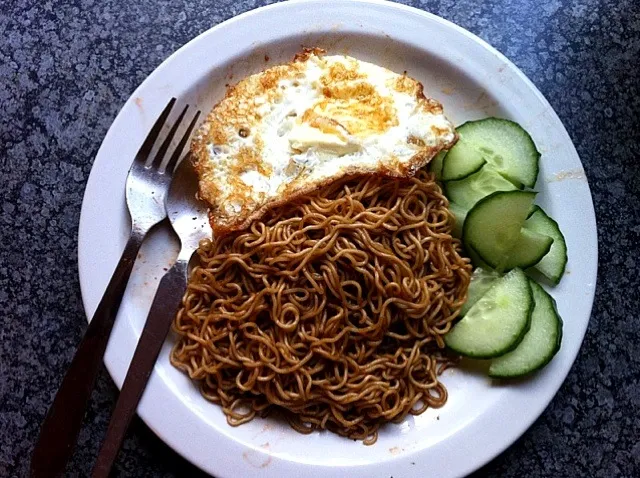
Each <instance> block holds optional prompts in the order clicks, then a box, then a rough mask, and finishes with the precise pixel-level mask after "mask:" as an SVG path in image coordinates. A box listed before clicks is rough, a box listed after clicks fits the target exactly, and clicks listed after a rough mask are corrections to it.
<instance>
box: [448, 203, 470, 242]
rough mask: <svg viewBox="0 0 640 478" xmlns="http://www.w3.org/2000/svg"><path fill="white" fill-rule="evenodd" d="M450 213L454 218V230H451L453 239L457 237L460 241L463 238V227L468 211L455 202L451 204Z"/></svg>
mask: <svg viewBox="0 0 640 478" xmlns="http://www.w3.org/2000/svg"><path fill="white" fill-rule="evenodd" d="M449 211H451V213H452V214H453V216H454V223H453V229H452V230H451V235H452V236H453V237H457V238H458V239H459V238H461V237H462V226H463V225H464V220H465V218H466V217H467V212H468V209H466V208H463V207H462V206H459V205H458V204H456V203H454V202H450V203H449Z"/></svg>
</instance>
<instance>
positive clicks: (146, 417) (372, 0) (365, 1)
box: [78, 0, 598, 476]
mask: <svg viewBox="0 0 640 478" xmlns="http://www.w3.org/2000/svg"><path fill="white" fill-rule="evenodd" d="M327 3H335V4H347V3H350V4H361V6H362V7H363V8H366V7H367V6H368V5H376V6H384V7H386V8H390V9H392V10H397V11H398V12H400V13H404V14H409V13H410V14H412V15H418V16H421V17H423V18H426V19H427V20H429V21H435V22H438V23H440V24H442V25H444V26H445V27H447V28H450V29H453V30H454V31H455V32H457V33H458V34H462V35H464V36H465V37H466V38H468V39H470V40H471V41H473V42H475V43H477V44H479V45H481V46H482V47H483V48H484V49H486V50H488V51H489V52H490V53H491V54H493V55H494V56H496V58H498V59H499V60H500V61H502V62H504V63H505V65H506V66H507V68H509V69H511V70H512V71H513V72H514V73H515V74H516V76H517V77H518V79H519V80H520V81H522V82H523V83H524V85H525V86H526V89H527V90H528V91H529V92H531V93H533V94H534V95H535V96H536V97H537V100H538V101H540V102H541V104H542V105H544V106H545V107H546V109H547V110H548V111H549V112H550V114H551V115H552V117H553V119H554V120H555V121H557V123H558V124H559V125H560V126H561V128H562V131H561V133H564V135H565V136H566V138H567V140H568V143H567V145H568V146H569V154H573V155H575V157H576V158H578V161H579V162H580V164H582V162H581V161H580V158H579V155H578V153H577V151H576V149H575V146H574V144H573V141H572V140H571V138H570V136H569V134H568V132H567V131H566V129H565V128H564V125H563V124H562V121H561V120H560V118H559V117H558V116H557V114H556V112H555V110H554V109H553V108H552V107H551V105H550V104H549V102H548V101H547V99H546V98H545V97H544V96H543V95H542V93H541V92H540V91H539V90H538V89H537V87H536V86H535V85H534V84H533V83H532V82H531V80H529V78H527V76H526V75H525V74H524V73H523V72H522V71H521V70H520V69H519V68H517V67H516V66H515V65H514V64H513V63H512V62H511V61H510V60H509V59H508V58H506V57H505V56H504V55H503V54H502V53H500V52H499V51H498V50H496V49H495V48H494V47H493V46H491V45H489V44H488V43H487V42H485V41H484V40H482V39H481V38H479V37H478V36H476V35H475V34H473V33H471V32H469V31H468V30H466V29H464V28H462V27H460V26H458V25H456V24H454V23H452V22H450V21H448V20H445V19H443V18H441V17H439V16H437V15H434V14H432V13H430V12H427V11H424V10H420V9H417V8H414V7H411V6H407V5H403V4H398V3H393V2H388V1H385V0H330V1H326V0H290V1H286V2H281V3H274V4H270V5H267V6H262V7H259V8H256V9H253V10H249V11H246V12H243V13H242V14H240V15H237V16H235V17H232V18H230V19H227V20H225V21H223V22H221V23H219V24H217V25H214V26H213V27H211V28H209V29H207V30H205V31H204V32H202V33H200V34H199V35H198V36H196V37H194V38H193V39H191V40H190V41H189V42H187V43H186V44H185V45H183V46H182V47H180V48H179V49H178V50H176V51H175V52H174V53H172V54H171V55H170V56H169V57H167V58H166V59H165V60H164V61H163V62H162V63H161V64H160V65H158V66H157V67H156V68H155V69H154V70H153V72H151V73H150V74H149V75H148V76H147V77H146V78H145V80H143V82H142V83H141V84H140V85H139V86H138V87H137V88H136V89H135V90H134V91H133V93H132V94H131V95H130V97H129V99H128V100H127V102H125V103H124V105H123V107H122V108H121V110H120V111H119V112H118V114H117V116H116V118H115V119H114V121H113V123H112V125H111V126H110V128H109V130H108V132H107V134H106V135H105V138H104V140H103V142H102V144H101V146H100V148H99V150H98V152H97V154H96V157H95V160H98V158H100V157H101V152H103V149H104V148H105V145H106V144H108V142H109V141H112V137H111V136H112V135H113V134H114V133H113V131H114V129H115V128H114V125H115V124H116V123H117V122H118V120H119V119H121V116H122V115H123V112H125V106H126V105H127V104H128V103H130V102H131V101H132V100H133V98H136V97H137V96H138V93H139V92H140V91H141V90H143V89H144V86H145V83H146V82H147V81H148V80H149V79H150V78H152V77H153V76H154V75H158V74H161V73H162V69H163V68H165V67H166V65H167V64H169V63H171V62H172V61H173V60H174V58H176V57H178V56H180V55H182V54H183V53H184V52H185V51H186V50H187V49H188V48H189V47H191V46H192V45H193V44H194V43H197V42H199V41H201V39H202V38H203V37H205V36H207V35H212V34H214V33H215V32H216V31H218V30H221V29H223V28H230V27H232V26H233V25H234V24H236V23H239V22H244V21H246V20H247V19H251V17H253V16H258V15H261V14H265V12H269V11H271V10H286V9H290V8H295V7H296V5H299V4H307V5H326V4H327ZM328 28H329V27H327V29H328ZM94 171H95V168H94V167H93V166H92V169H91V173H90V175H89V178H88V180H87V185H86V188H85V192H84V195H83V200H82V208H81V213H80V221H79V230H78V273H79V279H80V288H81V294H82V300H83V306H84V309H85V313H86V314H87V319H88V320H91V317H90V316H89V313H88V310H90V308H91V307H90V306H89V304H88V303H87V293H86V291H85V289H86V288H87V287H88V286H87V283H86V282H87V281H86V278H85V279H84V280H83V276H84V274H85V271H84V268H83V267H82V264H81V262H82V261H81V260H80V256H81V254H82V253H81V249H82V247H83V246H82V241H81V237H83V236H84V235H85V234H86V233H85V232H84V231H85V230H86V227H87V221H88V219H87V212H86V208H87V206H86V204H87V201H88V200H90V194H91V189H92V188H93V187H94V184H93V183H95V177H94V178H93V181H92V176H95V174H94ZM587 190H588V192H589V194H588V195H589V201H588V204H587V205H586V209H587V213H588V215H589V218H590V219H591V218H592V219H593V230H592V231H591V233H592V235H593V236H595V250H594V256H593V261H594V263H595V267H594V269H593V271H592V274H593V277H591V278H590V279H591V280H592V282H593V287H592V288H591V289H590V291H589V292H590V293H589V294H588V296H587V297H586V298H587V300H588V303H589V307H588V309H589V310H588V311H589V316H588V319H587V321H586V322H585V324H584V327H583V329H582V334H581V336H580V337H579V346H578V347H577V349H576V352H575V353H574V354H573V356H570V357H567V362H569V365H568V366H567V367H566V370H563V371H562V379H561V380H560V381H559V382H558V385H557V387H554V389H555V390H554V391H553V393H550V394H549V396H548V397H545V399H544V400H542V401H541V402H539V403H538V406H537V407H535V408H536V410H535V411H534V413H532V414H530V415H529V416H528V417H526V419H525V420H523V421H522V422H521V423H520V424H519V426H517V427H516V428H517V429H518V430H517V431H516V432H515V433H511V436H510V437H509V438H508V439H506V440H502V441H501V444H500V445H498V446H493V448H492V449H491V451H490V452H488V453H484V454H483V457H482V458H481V459H476V461H474V462H472V463H469V464H468V465H467V466H466V471H464V473H465V474H466V473H470V472H473V471H474V470H477V469H478V468H480V467H482V466H483V465H485V464H486V463H488V462H489V461H491V460H492V459H494V458H495V457H496V456H498V455H499V454H501V453H502V452H504V450H506V449H507V448H508V447H509V446H511V445H512V444H513V443H514V442H515V441H516V440H518V439H519V438H520V437H521V436H522V434H524V433H525V432H526V431H527V430H528V429H529V428H530V427H531V425H532V424H533V422H534V421H535V420H537V419H538V418H539V417H540V415H541V414H542V412H543V411H544V409H545V408H546V407H547V406H548V405H549V404H550V403H551V401H552V400H553V398H554V397H555V396H556V394H557V392H558V391H559V389H560V387H561V386H562V384H563V383H564V382H565V380H566V377H567V376H568V374H569V372H570V370H571V368H572V367H573V365H574V363H575V360H576V358H577V354H578V352H579V350H580V348H581V346H582V343H583V341H584V335H585V333H586V330H587V326H588V323H589V320H590V317H591V313H592V309H593V303H594V299H595V288H596V280H597V268H598V243H597V224H596V218H595V210H594V207H593V199H592V194H591V190H590V188H589V186H588V183H587ZM592 239H593V238H592ZM105 364H106V366H107V369H108V371H109V373H110V375H111V377H112V378H113V379H114V381H115V382H116V384H117V385H118V386H119V381H118V380H116V370H115V366H114V365H113V364H112V363H109V362H108V361H107V360H105ZM543 402H544V403H543ZM139 416H140V417H141V418H142V419H143V421H145V423H146V424H147V426H149V428H151V429H152V430H153V431H154V433H156V435H157V436H158V437H159V438H160V439H161V440H163V441H164V442H165V443H166V444H167V445H169V446H171V448H173V449H174V450H175V451H176V452H177V453H179V454H180V455H181V456H182V457H184V458H185V459H187V460H188V461H190V462H191V463H193V464H194V465H196V466H198V467H199V468H201V469H202V470H203V471H205V472H207V473H214V472H215V473H216V474H218V473H225V470H223V469H219V470H215V471H214V470H212V469H211V468H210V467H209V466H208V465H207V464H206V463H205V462H204V461H203V460H202V459H201V457H198V456H194V455H193V453H190V451H189V450H185V448H184V447H183V446H181V444H180V443H176V440H175V439H174V438H175V437H171V436H165V435H163V434H162V431H161V430H160V429H159V428H158V427H157V426H156V422H155V419H154V418H153V413H150V412H149V411H148V410H145V408H144V407H143V406H142V404H141V407H140V409H139ZM227 441H228V442H229V443H228V444H227V445H230V443H231V442H232V440H227ZM230 446H231V445H230ZM233 446H234V447H235V448H237V451H239V452H241V451H242V450H244V447H242V446H240V444H239V443H237V442H233ZM420 453H424V450H418V451H414V452H411V453H407V454H403V455H401V456H399V457H397V458H393V459H390V460H387V461H386V462H385V463H397V462H398V461H407V460H409V458H410V457H411V458H412V459H415V457H416V455H418V454H420ZM283 461H284V460H283ZM289 463H290V464H291V466H292V467H293V468H290V469H292V470H293V469H296V468H297V469H298V471H300V470H301V469H303V468H304V469H306V467H308V466H311V467H313V471H314V472H315V471H316V466H317V467H318V468H319V469H320V470H321V472H322V473H321V474H323V475H326V476H329V475H331V471H328V470H330V468H329V467H320V466H319V465H305V464H302V463H298V462H295V461H290V462H289ZM379 465H380V464H379V463H378V464H374V465H373V466H379ZM370 466H371V465H366V466H362V468H363V469H367V468H370ZM344 468H349V467H347V466H345V467H340V468H339V469H342V470H343V471H344ZM232 470H233V468H229V469H227V470H226V472H227V473H228V472H230V471H232ZM264 471H265V470H262V472H263V473H264ZM307 471H308V470H307ZM333 471H334V472H335V471H339V470H338V469H334V470H333ZM415 471H416V472H422V471H421V470H420V469H418V470H415ZM225 476H226V475H225ZM262 476H264V475H262Z"/></svg>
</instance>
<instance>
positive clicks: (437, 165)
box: [429, 151, 447, 181]
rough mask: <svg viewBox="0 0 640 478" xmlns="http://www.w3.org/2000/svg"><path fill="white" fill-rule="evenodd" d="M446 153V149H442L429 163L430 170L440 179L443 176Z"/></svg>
mask: <svg viewBox="0 0 640 478" xmlns="http://www.w3.org/2000/svg"><path fill="white" fill-rule="evenodd" d="M446 155H447V152H446V151H440V152H439V153H438V154H436V155H435V156H434V158H433V159H432V160H431V162H430V163H429V171H430V172H432V173H433V174H435V176H436V179H437V180H438V181H440V179H441V178H442V164H443V160H444V157H445V156H446Z"/></svg>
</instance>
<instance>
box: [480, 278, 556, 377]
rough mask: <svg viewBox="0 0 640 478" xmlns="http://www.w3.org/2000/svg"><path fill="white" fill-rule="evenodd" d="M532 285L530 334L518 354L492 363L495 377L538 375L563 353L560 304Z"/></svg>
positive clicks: (490, 372)
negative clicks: (559, 313) (561, 346)
mask: <svg viewBox="0 0 640 478" xmlns="http://www.w3.org/2000/svg"><path fill="white" fill-rule="evenodd" d="M529 285H530V287H531V292H532V293H533V300H534V302H535V306H534V308H533V313H532V314H531V327H530V329H529V332H527V334H526V335H525V336H524V339H522V342H520V345H518V347H517V348H516V349H515V350H513V351H512V352H509V353H507V354H505V355H503V356H501V357H498V358H496V359H494V360H492V361H491V365H490V366H489V376H491V377H496V378H509V377H522V376H523V375H527V374H529V373H532V372H535V371H536V370H539V369H541V368H542V367H544V366H545V365H547V364H548V363H549V362H550V361H551V359H552V358H553V356H554V355H555V354H556V353H557V352H558V350H560V343H561V341H562V319H561V318H560V316H559V315H558V311H557V309H556V303H555V301H554V300H553V298H552V297H551V296H550V295H549V294H547V292H546V291H545V290H544V289H543V288H542V287H540V286H539V285H538V284H537V283H536V282H535V281H534V280H531V279H529Z"/></svg>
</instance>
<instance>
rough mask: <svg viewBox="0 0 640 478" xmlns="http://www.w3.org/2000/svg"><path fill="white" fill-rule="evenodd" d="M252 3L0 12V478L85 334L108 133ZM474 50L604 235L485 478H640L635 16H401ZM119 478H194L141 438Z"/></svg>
mask: <svg viewBox="0 0 640 478" xmlns="http://www.w3.org/2000/svg"><path fill="white" fill-rule="evenodd" d="M264 3H269V2H263V1H260V0H241V1H228V0H217V1H216V0H192V1H190V2H176V1H167V0H158V1H151V0H142V1H140V2H130V1H121V0H104V1H95V0H75V1H65V2H52V1H46V2H30V1H28V0H12V1H9V2H4V3H3V7H2V9H0V158H1V162H2V177H1V181H0V222H1V234H2V240H1V241H0V309H1V310H2V311H3V319H2V327H1V328H0V476H3V477H5V476H6V477H17V476H26V474H27V470H28V464H29V459H30V454H31V450H32V447H33V444H34V441H35V439H36V437H37V434H38V430H39V426H40V422H41V420H42V419H43V417H44V415H45V413H46V411H47V407H48V406H49V404H50V402H51V400H52V398H53V395H54V393H55V390H56V388H57V386H58V384H59V382H60V380H61V377H62V374H63V373H64V371H65V370H66V367H67V365H68V364H69V362H70V360H71V357H72V356H73V353H74V350H75V347H76V345H77V344H78V342H79V340H80V337H81V336H82V333H83V332H84V330H85V327H86V319H85V314H84V311H83V308H82V303H81V298H80V288H79V284H78V270H77V257H76V256H77V230H78V220H79V215H80V206H81V203H82V195H83V192H84V188H85V184H86V181H87V177H88V175H89V171H90V170H91V165H92V162H93V158H94V157H95V155H96V152H97V150H98V147H99V146H100V143H101V141H102V138H103V137H104V135H105V133H106V132H107V129H108V128H109V125H110V124H111V122H112V121H113V119H114V118H115V116H116V114H117V112H118V111H119V109H120V108H121V107H122V105H123V104H124V102H125V101H126V100H127V98H128V97H129V95H130V94H131V93H132V92H133V90H134V89H135V88H136V87H137V86H138V85H139V84H140V82H142V81H143V80H144V78H145V77H146V76H147V75H148V74H149V73H150V72H151V71H153V69H154V68H156V66H158V65H159V64H160V63H161V62H162V61H163V60H164V59H165V58H166V57H167V56H168V55H169V54H170V53H172V52H173V51H175V50H176V49H177V48H178V47H180V46H181V45H183V44H184V43H186V42H187V41H189V40H190V39H191V38H193V37H194V36H196V35H197V34H199V33H201V32H203V31H205V30H206V29H208V28H209V27H211V26H212V25H215V24H217V23H219V22H221V21H223V20H225V19H227V18H230V17H232V16H234V15H237V14H239V13H241V12H243V11H246V10H249V9H252V8H255V7H257V6H260V5H262V4H264ZM403 3H407V4H411V5H414V6H416V7H418V8H422V9H425V10H428V11H430V12H433V13H435V14H437V15H440V16H442V17H444V18H446V19H448V20H451V21H453V22H455V23H457V24H458V25H460V26H462V27H464V28H466V29H468V30H470V31H471V32H473V33H476V34H477V35H479V36H480V37H482V38H483V39H485V40H486V41H488V42H489V43H491V44H492V45H494V46H495V47H496V48H498V50H500V51H501V52H503V53H504V54H505V55H506V56H507V57H509V58H510V59H511V60H512V61H513V62H514V63H515V64H516V65H517V66H518V67H520V68H521V69H522V70H523V71H524V73H525V74H526V75H527V76H528V77H529V78H530V79H531V80H532V81H533V82H534V83H535V84H536V86H537V87H538V88H539V89H540V90H541V91H542V93H543V94H544V95H545V96H546V97H547V99H548V100H549V101H550V103H551V105H552V106H553V108H554V109H555V110H556V112H557V113H558V115H559V116H560V118H561V119H562V121H563V122H564V124H565V126H566V128H567V130H568V132H569V134H570V135H571V137H572V139H573V141H574V143H575V146H576V148H577V150H578V152H579V154H580V157H581V158H582V162H583V164H584V168H585V170H586V174H587V177H588V179H589V183H590V185H591V190H592V193H593V199H594V202H595V209H596V215H597V221H598V226H599V254H600V261H599V276H598V284H597V292H596V301H595V305H594V309H593V314H592V317H591V322H590V325H589V329H588V332H587V335H586V338H585V341H584V344H583V346H582V349H581V351H580V354H579V355H578V358H577V361H576V363H575V365H574V366H573V368H572V370H571V372H570V374H569V376H568V378H567V380H566V382H565V383H564V385H563V386H562V388H561V389H560V391H559V393H558V394H557V396H556V397H555V398H554V400H553V401H552V403H551V404H550V405H549V407H548V408H547V409H546V411H545V412H544V413H543V415H542V416H541V417H540V418H539V419H538V420H537V421H536V422H535V424H534V425H533V426H532V427H531V428H530V429H529V430H528V431H527V432H526V433H525V434H524V436H523V437H522V438H521V439H519V440H518V441H517V442H516V443H515V444H514V445H513V446H511V447H510V448H509V449H508V450H507V451H506V452H504V453H503V454H502V455H500V456H499V457H498V458H496V459H495V460H494V461H492V462H491V463H490V464H488V465H487V466H485V467H484V468H483V469H482V470H481V471H480V472H479V473H478V474H477V476H495V477H498V476H499V477H519V476H529V477H546V476H594V477H618V476H620V477H623V476H624V477H633V476H635V477H637V476H640V314H639V313H638V311H639V310H640V301H639V300H638V297H639V296H640V274H639V269H640V258H638V251H640V240H639V239H640V165H639V164H640V163H639V160H640V133H639V131H640V121H639V118H640V3H638V1H637V0H622V1H618V0H584V1H580V0H567V1H559V0H542V1H533V0H528V1H526V0H524V1H523V0H515V1H514V0H502V1H500V0H490V1H485V2H477V1H474V0H440V1H436V0H434V1H405V2H403ZM116 396H117V390H116V388H115V386H114V385H113V383H112V381H111V379H110V378H109V376H108V375H107V373H106V372H103V373H102V374H101V376H100V378H99V382H98V386H97V389H96V391H95V393H94V395H93V400H92V403H91V408H90V410H89V412H88V416H87V418H86V421H85V422H86V424H85V426H84V428H83V430H82V432H81V435H80V439H79V443H78V447H77V452H76V454H75V456H74V458H73V461H72V462H71V463H70V465H69V468H68V476H88V473H89V470H90V466H91V464H92V463H93V459H94V457H95V456H96V453H97V448H98V445H99V440H100V438H101V437H102V436H103V433H104V431H105V429H106V424H107V421H108V417H109V413H110V410H111V408H112V406H113V404H114V401H115V399H116ZM115 476H132V477H133V476H135V477H156V476H203V475H202V474H201V472H199V471H198V470H197V469H196V468H194V467H193V466H191V465H189V464H188V463H187V462H185V461H184V460H183V459H182V458H180V457H179V456H178V455H177V454H176V453H174V452H173V451H172V450H171V449H170V448H168V447H167V446H166V445H164V444H163V442H162V441H160V440H159V439H158V438H157V437H156V436H155V435H154V434H153V432H151V431H150V430H149V429H148V428H147V427H146V426H145V425H144V424H143V423H142V422H141V421H140V420H137V419H136V421H135V422H134V424H133V426H132V429H131V431H130V434H129V436H128V438H127V439H126V442H125V444H124V448H123V450H122V452H121V454H120V456H119V460H118V463H117V466H116V472H115Z"/></svg>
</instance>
